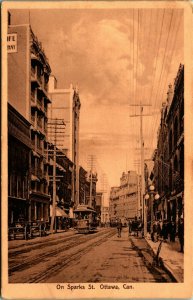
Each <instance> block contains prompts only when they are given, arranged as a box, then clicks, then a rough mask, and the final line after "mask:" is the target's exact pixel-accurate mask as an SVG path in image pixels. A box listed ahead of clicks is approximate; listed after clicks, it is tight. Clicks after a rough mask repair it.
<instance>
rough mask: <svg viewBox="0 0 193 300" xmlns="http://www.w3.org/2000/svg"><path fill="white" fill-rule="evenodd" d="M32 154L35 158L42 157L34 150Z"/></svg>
mask: <svg viewBox="0 0 193 300" xmlns="http://www.w3.org/2000/svg"><path fill="white" fill-rule="evenodd" d="M32 154H33V156H35V157H38V158H40V155H39V154H38V153H37V152H36V151H34V150H32Z"/></svg>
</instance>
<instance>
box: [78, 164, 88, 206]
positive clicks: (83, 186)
mask: <svg viewBox="0 0 193 300" xmlns="http://www.w3.org/2000/svg"><path fill="white" fill-rule="evenodd" d="M86 178H87V171H86V170H85V169H84V168H83V167H81V166H80V168H79V189H80V190H79V203H80V204H86V198H87V197H88V196H89V186H88V184H87V180H86Z"/></svg>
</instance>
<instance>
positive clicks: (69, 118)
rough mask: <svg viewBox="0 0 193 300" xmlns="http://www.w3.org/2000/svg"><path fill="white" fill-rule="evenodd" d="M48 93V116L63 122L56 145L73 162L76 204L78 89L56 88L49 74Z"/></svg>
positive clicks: (77, 190)
mask: <svg viewBox="0 0 193 300" xmlns="http://www.w3.org/2000/svg"><path fill="white" fill-rule="evenodd" d="M49 95H50V98H51V99H52V104H51V106H50V110H49V112H48V116H49V118H51V119H55V118H57V119H61V120H63V121H64V123H65V134H64V135H63V136H62V134H61V135H60V139H59V142H56V145H57V147H58V148H60V149H62V150H63V152H65V153H66V155H67V157H68V158H69V159H70V160H71V161H72V162H73V172H72V201H73V202H74V205H75V206H77V205H78V204H79V114H80V106H81V103H80V98H79V94H78V90H77V88H74V87H73V86H72V85H70V87H69V88H67V89H58V88H57V80H56V78H55V77H54V76H51V77H50V81H49Z"/></svg>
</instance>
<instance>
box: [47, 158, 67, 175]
mask: <svg viewBox="0 0 193 300" xmlns="http://www.w3.org/2000/svg"><path fill="white" fill-rule="evenodd" d="M50 165H51V166H53V165H54V161H53V159H52V158H50ZM56 167H57V168H58V169H59V170H60V171H62V172H66V170H65V169H64V168H63V167H62V166H61V165H59V164H58V163H56Z"/></svg>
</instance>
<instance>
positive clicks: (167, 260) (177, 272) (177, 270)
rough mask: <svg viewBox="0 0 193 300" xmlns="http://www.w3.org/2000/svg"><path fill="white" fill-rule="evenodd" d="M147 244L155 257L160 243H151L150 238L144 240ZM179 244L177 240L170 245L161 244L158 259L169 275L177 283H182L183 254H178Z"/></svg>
mask: <svg viewBox="0 0 193 300" xmlns="http://www.w3.org/2000/svg"><path fill="white" fill-rule="evenodd" d="M146 241H147V243H148V244H149V245H150V247H151V248H152V250H153V252H154V254H155V255H156V253H157V249H158V246H159V244H160V242H159V241H158V242H157V243H154V242H152V240H151V239H150V237H149V238H148V237H147V238H146ZM179 249H180V244H179V241H178V239H177V240H176V241H175V242H174V243H172V242H169V241H167V242H166V243H165V242H163V243H162V246H161V251H160V254H159V258H160V260H161V262H162V263H163V266H164V267H165V268H166V269H167V270H168V271H169V272H170V273H171V275H172V276H173V277H174V278H175V279H176V281H177V282H183V281H184V253H181V252H179Z"/></svg>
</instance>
